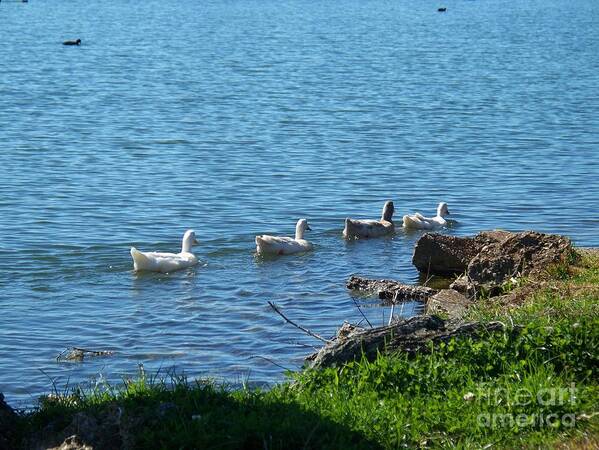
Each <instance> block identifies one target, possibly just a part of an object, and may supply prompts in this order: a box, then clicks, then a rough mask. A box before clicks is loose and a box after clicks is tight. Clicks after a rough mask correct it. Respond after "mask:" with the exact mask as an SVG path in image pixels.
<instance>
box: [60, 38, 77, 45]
mask: <svg viewBox="0 0 599 450" xmlns="http://www.w3.org/2000/svg"><path fill="white" fill-rule="evenodd" d="M62 45H81V39H77V40H76V41H64V42H63V43H62Z"/></svg>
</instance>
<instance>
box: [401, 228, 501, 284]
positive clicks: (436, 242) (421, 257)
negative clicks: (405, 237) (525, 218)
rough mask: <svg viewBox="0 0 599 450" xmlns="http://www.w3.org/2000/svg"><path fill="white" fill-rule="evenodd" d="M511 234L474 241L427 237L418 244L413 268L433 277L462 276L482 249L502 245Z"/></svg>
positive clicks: (435, 235) (489, 234) (479, 236)
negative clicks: (500, 242) (495, 244)
mask: <svg viewBox="0 0 599 450" xmlns="http://www.w3.org/2000/svg"><path fill="white" fill-rule="evenodd" d="M509 234H510V233H508V232H506V231H487V232H483V233H480V234H477V235H476V236H474V237H456V236H446V235H443V234H438V233H426V234H424V235H423V236H422V237H421V238H420V239H418V242H416V246H415V247H414V255H413V256H412V264H414V265H415V266H416V268H417V269H418V270H419V271H420V272H423V273H427V274H431V275H449V274H454V273H463V272H464V271H465V270H466V268H467V267H468V264H469V263H470V261H471V260H472V258H474V257H475V256H476V255H478V253H479V252H480V251H481V250H482V249H483V247H485V246H486V245H489V244H493V243H495V242H498V241H501V240H502V239H504V238H505V236H506V235H509Z"/></svg>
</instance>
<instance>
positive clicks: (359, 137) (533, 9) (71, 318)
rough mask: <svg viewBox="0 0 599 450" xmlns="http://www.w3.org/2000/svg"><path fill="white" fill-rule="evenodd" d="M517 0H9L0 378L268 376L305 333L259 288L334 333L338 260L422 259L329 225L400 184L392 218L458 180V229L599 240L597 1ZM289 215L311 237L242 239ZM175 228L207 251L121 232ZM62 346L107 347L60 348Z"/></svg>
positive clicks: (405, 245) (340, 290) (357, 264)
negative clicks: (71, 43)
mask: <svg viewBox="0 0 599 450" xmlns="http://www.w3.org/2000/svg"><path fill="white" fill-rule="evenodd" d="M523 3H524V4H518V3H514V2H509V1H507V0H505V1H501V0H497V1H486V2H485V1H476V2H473V1H466V0H464V1H460V0H458V1H455V2H451V4H448V5H447V6H448V11H447V12H446V13H443V14H440V13H437V7H438V6H439V4H438V3H436V2H430V1H424V2H411V1H404V0H399V1H395V2H388V1H365V2H364V1H354V0H341V1H338V2H311V3H309V4H307V3H306V2H301V1H299V0H297V1H296V0H284V1H282V2H274V1H259V2H258V1H253V0H247V1H241V0H238V1H237V0H233V1H228V2H220V1H208V2H192V1H185V0H184V1H181V2H164V1H162V2H158V1H155V0H149V1H147V2H143V3H138V2H137V3H134V2H117V3H114V2H108V1H98V2H94V3H89V2H84V1H83V0H74V1H70V2H46V1H31V2H29V3H27V4H21V3H5V2H2V3H0V20H1V23H2V26H1V27H0V53H1V54H2V58H0V73H2V77H1V78H0V149H1V150H2V151H1V152H0V349H1V352H0V392H4V394H5V395H6V397H7V399H8V401H9V402H13V403H20V404H32V403H33V402H34V399H35V397H36V396H38V395H40V394H42V393H45V392H48V391H49V389H50V388H51V386H52V382H51V380H54V381H55V382H56V384H57V386H58V387H59V388H61V387H64V386H65V385H66V384H67V383H69V384H71V385H73V384H76V383H79V382H84V381H87V380H89V379H90V377H94V376H95V377H97V376H99V375H100V374H102V376H103V377H105V378H106V379H108V380H111V381H117V380H119V379H120V377H122V376H125V375H127V374H134V373H135V372H136V370H137V365H138V364H143V365H144V367H145V369H146V371H147V372H149V373H152V372H155V371H157V370H159V369H161V370H167V369H169V368H172V367H176V370H178V371H179V372H184V373H186V374H188V375H190V376H215V377H217V378H219V379H224V380H227V381H230V382H233V383H237V382H241V381H243V380H246V379H247V380H249V381H250V382H252V383H257V384H262V383H271V382H274V381H278V380H281V379H282V377H283V371H282V369H281V368H280V367H278V366H277V365H274V364H272V363H271V362H269V361H268V360H267V359H264V358H268V359H270V360H272V361H275V362H276V363H278V364H280V365H282V366H285V367H289V368H297V367H299V365H301V361H302V357H303V356H305V355H306V354H308V353H310V352H311V351H313V349H312V348H311V346H313V345H314V346H318V344H319V343H318V341H314V340H313V339H311V338H309V337H308V336H305V335H303V334H302V333H301V332H299V331H298V330H297V329H295V328H293V327H291V326H289V325H286V324H285V323H284V322H283V320H282V319H281V317H279V316H277V315H276V314H275V313H274V312H273V311H272V310H271V309H270V308H269V306H268V304H267V301H269V300H270V301H274V302H275V303H277V305H279V306H280V307H281V309H282V310H283V311H284V313H285V314H286V315H288V316H289V317H290V318H291V319H293V320H295V321H297V322H298V323H301V324H302V325H303V326H305V327H307V328H309V329H311V330H313V331H315V332H317V333H319V334H321V335H324V336H332V335H333V334H334V333H335V330H336V328H337V327H338V326H340V325H341V324H342V322H343V321H344V320H348V321H352V322H358V321H360V320H362V316H361V314H360V312H359V311H358V309H357V308H356V306H355V302H354V299H352V297H351V296H350V294H349V293H348V292H347V290H346V289H345V287H344V286H345V281H346V279H347V278H348V277H349V275H351V274H354V273H355V274H360V275H365V276H373V277H389V278H395V279H399V280H401V281H404V282H418V281H419V277H418V273H417V271H416V270H415V269H414V268H413V267H412V266H411V263H410V260H411V253H412V248H413V245H414V242H415V241H416V240H417V239H418V237H419V236H420V235H421V233H420V232H404V231H403V230H401V229H399V230H398V232H397V234H396V236H394V237H392V238H386V239H377V240H366V241H356V242H345V241H344V240H343V239H342V237H341V230H342V227H343V219H344V218H345V217H346V216H353V217H365V218H378V217H380V213H381V208H382V206H383V203H384V202H385V200H388V199H391V200H393V201H394V203H395V209H396V215H397V218H399V217H401V215H402V214H404V213H408V212H413V211H421V212H422V213H425V214H427V215H432V214H433V213H434V210H435V208H436V205H437V203H438V202H439V201H446V202H448V204H449V209H450V210H451V213H452V216H451V217H452V218H453V219H454V220H455V221H456V223H455V224H454V226H452V227H451V228H450V229H448V230H445V232H447V233H451V234H456V235H468V234H473V233H476V232H478V231H481V230H486V229H493V228H504V229H508V230H525V229H534V230H538V231H545V232H552V233H561V234H565V235H568V236H570V237H571V238H572V239H573V241H574V242H575V244H577V245H581V246H599V213H598V212H597V211H598V210H599V200H598V198H599V182H598V181H597V180H599V156H598V152H599V96H597V86H598V85H599V52H597V50H596V49H597V47H598V46H599V27H597V26H596V24H597V21H598V20H599V4H598V3H597V2H594V1H592V0H581V1H577V2H567V1H565V0H548V1H543V2H541V1H529V2H523ZM76 38H81V39H82V42H83V43H82V45H81V46H80V47H64V46H62V45H61V43H62V41H63V40H66V39H76ZM300 217H307V218H308V219H309V222H310V225H311V227H312V229H313V231H312V232H309V234H308V235H307V238H308V239H310V240H311V241H313V242H314V244H315V246H316V248H315V250H314V251H313V252H311V253H307V254H304V255H300V256H295V257H284V258H267V259H263V258H257V257H255V255H254V254H253V252H254V244H253V240H254V236H255V235H256V234H262V233H270V234H286V235H290V234H292V233H293V231H294V227H295V222H296V221H297V219H298V218H300ZM187 228H193V229H195V230H196V233H197V235H198V238H199V240H200V241H201V244H200V246H199V247H198V248H197V254H198V256H199V257H200V259H201V260H202V263H201V264H200V265H198V266H197V267H195V268H193V269H190V270H186V271H181V272H178V273H174V274H169V275H162V274H135V273H133V272H132V263H131V260H130V255H129V247H130V246H132V245H134V246H136V247H138V248H139V249H142V250H162V251H173V250H176V249H178V248H179V246H180V239H181V236H182V234H183V232H184V231H185V230H186V229H187ZM359 300H360V301H361V300H363V299H359ZM363 311H364V312H365V314H366V315H367V317H368V318H369V320H370V321H371V322H373V323H376V324H381V323H383V321H384V320H385V321H386V320H387V319H388V315H389V308H382V307H379V306H377V303H376V302H372V301H370V302H366V304H365V305H364V308H363ZM418 311H419V306H418V304H407V305H405V306H404V307H403V309H401V313H402V314H403V315H406V316H409V315H413V314H415V313H417V312H418ZM395 312H396V313H397V312H398V310H397V308H396V309H395ZM70 346H78V347H83V348H90V349H98V350H113V351H115V355H114V356H112V357H107V358H97V359H89V360H85V361H84V362H83V363H58V362H56V361H55V357H56V356H57V355H58V354H59V353H60V352H61V351H62V350H64V349H65V348H67V347H70Z"/></svg>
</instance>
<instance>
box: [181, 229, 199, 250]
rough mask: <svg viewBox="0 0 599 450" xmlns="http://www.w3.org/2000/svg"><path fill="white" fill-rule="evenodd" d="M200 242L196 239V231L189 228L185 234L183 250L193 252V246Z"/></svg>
mask: <svg viewBox="0 0 599 450" xmlns="http://www.w3.org/2000/svg"><path fill="white" fill-rule="evenodd" d="M197 244H198V240H197V239H196V233H195V231H193V230H187V231H186V232H185V234H184V235H183V244H182V245H181V252H183V253H191V247H193V246H194V245H197Z"/></svg>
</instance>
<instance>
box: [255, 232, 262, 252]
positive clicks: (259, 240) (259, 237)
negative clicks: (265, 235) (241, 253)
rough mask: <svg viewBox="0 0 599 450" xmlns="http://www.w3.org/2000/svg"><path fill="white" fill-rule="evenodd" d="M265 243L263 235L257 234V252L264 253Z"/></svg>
mask: <svg viewBox="0 0 599 450" xmlns="http://www.w3.org/2000/svg"><path fill="white" fill-rule="evenodd" d="M263 245H264V240H263V239H262V236H256V253H262V247H263Z"/></svg>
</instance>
